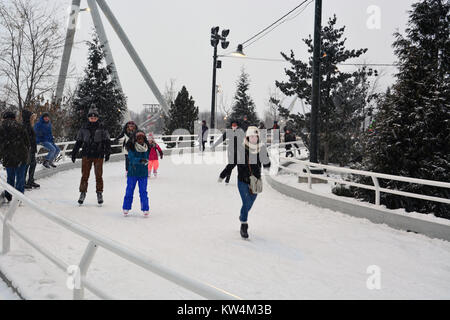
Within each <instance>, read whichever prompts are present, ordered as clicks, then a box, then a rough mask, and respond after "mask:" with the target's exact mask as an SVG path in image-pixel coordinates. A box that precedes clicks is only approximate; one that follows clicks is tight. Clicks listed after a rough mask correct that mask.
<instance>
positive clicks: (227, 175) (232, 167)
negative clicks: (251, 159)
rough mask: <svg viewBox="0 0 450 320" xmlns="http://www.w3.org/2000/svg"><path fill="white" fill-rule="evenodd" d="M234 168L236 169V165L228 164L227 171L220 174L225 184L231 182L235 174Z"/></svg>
mask: <svg viewBox="0 0 450 320" xmlns="http://www.w3.org/2000/svg"><path fill="white" fill-rule="evenodd" d="M234 167H236V164H235V163H229V164H227V166H226V167H225V169H223V171H222V172H221V173H220V178H221V179H225V178H226V179H225V182H227V183H228V182H230V177H231V172H233V169H234Z"/></svg>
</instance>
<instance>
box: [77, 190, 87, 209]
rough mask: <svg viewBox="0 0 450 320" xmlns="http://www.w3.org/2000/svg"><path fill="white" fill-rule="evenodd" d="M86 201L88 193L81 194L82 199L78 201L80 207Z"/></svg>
mask: <svg viewBox="0 0 450 320" xmlns="http://www.w3.org/2000/svg"><path fill="white" fill-rule="evenodd" d="M84 199H86V192H81V193H80V198H79V199H78V203H79V204H80V206H81V205H82V204H83V202H84Z"/></svg>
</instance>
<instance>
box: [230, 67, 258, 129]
mask: <svg viewBox="0 0 450 320" xmlns="http://www.w3.org/2000/svg"><path fill="white" fill-rule="evenodd" d="M249 87H250V79H249V75H248V73H246V72H245V70H244V69H243V68H242V70H241V75H240V76H239V80H238V81H237V89H236V93H235V95H234V105H233V109H232V112H231V115H230V116H229V117H228V119H229V121H235V120H238V121H242V119H243V118H244V116H247V119H248V122H249V123H250V124H251V125H254V126H257V125H258V123H259V120H258V116H257V115H256V111H255V103H254V102H253V100H252V98H251V97H250V96H249V95H248V94H247V91H248V89H249Z"/></svg>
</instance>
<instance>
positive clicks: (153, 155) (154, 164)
mask: <svg viewBox="0 0 450 320" xmlns="http://www.w3.org/2000/svg"><path fill="white" fill-rule="evenodd" d="M148 141H149V150H150V154H149V158H148V177H149V178H150V176H151V174H152V169H153V175H154V176H155V178H156V177H157V175H158V168H159V161H158V153H159V157H160V158H161V159H162V158H163V152H162V150H161V148H160V147H159V145H158V144H157V143H156V142H155V139H154V138H153V134H151V133H150V134H149V136H148Z"/></svg>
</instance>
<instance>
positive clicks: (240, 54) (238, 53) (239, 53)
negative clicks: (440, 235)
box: [231, 44, 246, 57]
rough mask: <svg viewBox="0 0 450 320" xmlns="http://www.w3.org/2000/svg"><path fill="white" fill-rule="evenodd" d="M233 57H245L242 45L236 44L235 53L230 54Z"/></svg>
mask: <svg viewBox="0 0 450 320" xmlns="http://www.w3.org/2000/svg"><path fill="white" fill-rule="evenodd" d="M231 55H232V56H235V57H246V55H245V53H244V49H243V46H242V44H238V46H237V49H236V51H234V52H232V53H231Z"/></svg>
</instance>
